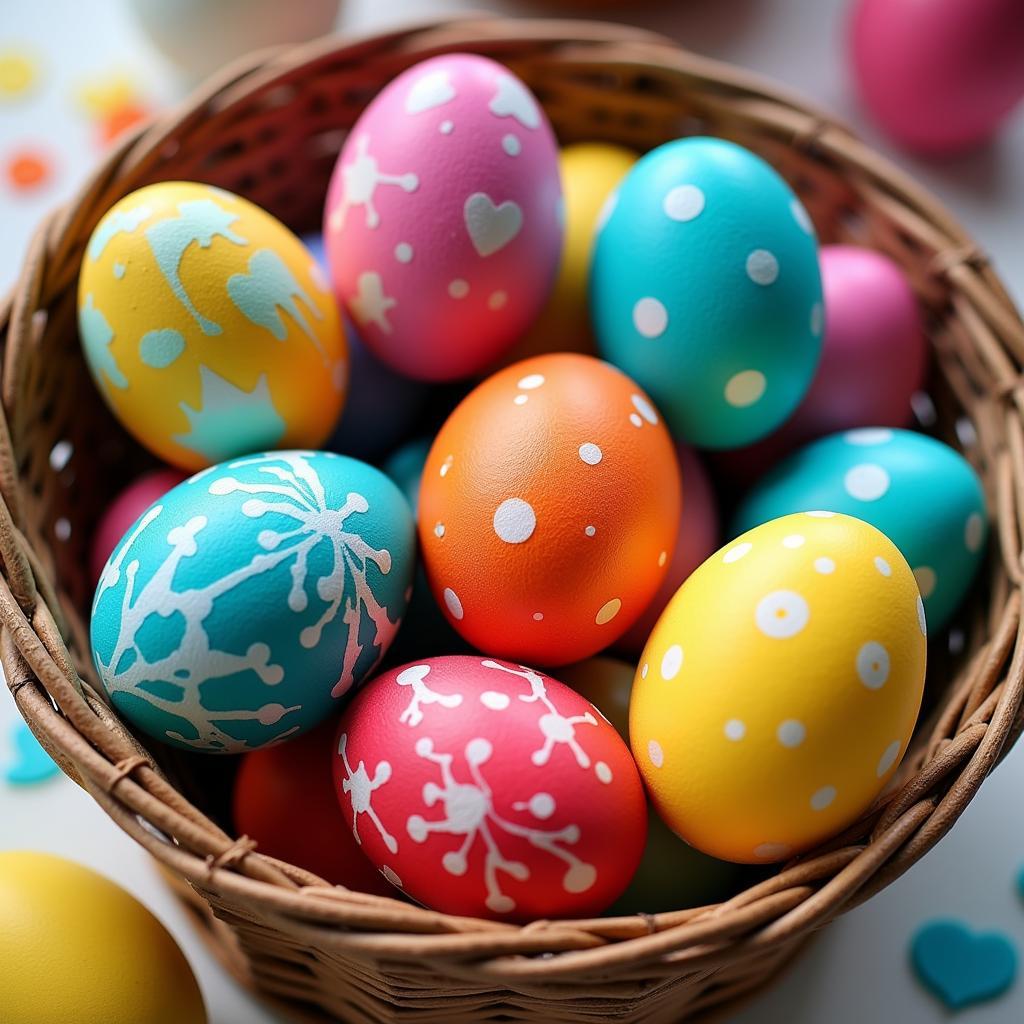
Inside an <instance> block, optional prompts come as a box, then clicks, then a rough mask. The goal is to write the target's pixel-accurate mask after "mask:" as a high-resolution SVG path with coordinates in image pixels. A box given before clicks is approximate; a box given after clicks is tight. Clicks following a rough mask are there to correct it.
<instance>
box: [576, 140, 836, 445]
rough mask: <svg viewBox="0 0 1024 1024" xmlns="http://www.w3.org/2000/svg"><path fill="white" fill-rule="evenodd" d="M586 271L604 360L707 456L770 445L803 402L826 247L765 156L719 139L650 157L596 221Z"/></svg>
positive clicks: (817, 334)
mask: <svg viewBox="0 0 1024 1024" xmlns="http://www.w3.org/2000/svg"><path fill="white" fill-rule="evenodd" d="M601 221H602V223H601V226H600V227H599V229H598V234H597V238H596V241H595V245H594V255H593V260H592V263H591V276H590V309H591V316H592V319H593V325H594V330H595V333H596V335H597V340H598V346H599V348H600V350H601V354H602V355H603V356H604V357H605V358H606V359H607V360H609V361H610V362H612V363H614V364H615V365H616V366H618V367H620V368H621V369H622V370H624V371H625V372H626V373H627V374H629V376H630V377H632V378H633V379H634V380H635V381H636V382H637V383H638V384H640V385H641V387H643V388H645V389H646V390H647V392H648V394H650V395H651V397H652V398H654V400H655V403H656V404H657V406H658V408H659V409H660V410H661V411H662V413H663V414H664V416H665V419H666V421H667V422H668V425H669V427H670V429H671V430H672V432H673V434H674V435H675V436H676V437H677V438H679V439H682V440H685V441H689V442H690V443H691V444H695V445H698V446H700V447H704V448H736V447H739V446H741V445H746V444H750V443H751V442H753V441H756V440H758V439H759V438H761V437H764V436H765V435H766V434H768V433H770V432H771V431H772V430H774V429H775V428H776V427H777V426H779V425H780V424H781V423H782V422H783V420H785V419H786V417H788V416H789V414H790V413H791V412H793V410H794V409H795V408H796V407H797V405H798V404H799V403H800V400H801V399H802V398H803V396H804V394H805V393H806V391H807V389H808V387H809V386H810V383H811V379H812V378H813V376H814V371H815V369H816V367H817V364H818V358H819V356H820V354H821V344H822V326H823V310H822V291H821V273H820V270H819V266H818V243H817V239H816V237H815V233H814V226H813V224H812V223H811V219H810V217H809V216H808V214H807V211H806V210H805V209H804V207H803V206H802V205H801V203H800V200H799V199H797V197H796V196H795V195H794V193H793V191H792V189H790V187H789V186H788V185H787V184H786V182H785V181H783V179H782V178H781V177H780V176H779V174H778V173H777V172H776V171H775V170H773V169H772V167H770V166H769V165H768V164H767V163H765V161H764V160H762V159H761V158H760V157H758V156H756V155H755V154H753V153H751V152H750V151H749V150H746V149H744V148H743V147H742V146H737V145H735V144H734V143H732V142H726V141H724V140H722V139H711V138H689V139H678V140H676V141H675V142H668V143H666V144H665V145H663V146H659V147H658V148H657V149H655V150H652V151H651V152H650V153H648V154H647V155H646V156H645V157H643V159H641V160H640V161H639V162H638V163H637V164H636V165H635V166H634V167H633V169H632V170H631V171H630V172H629V174H628V175H627V176H626V178H625V180H624V181H623V182H622V184H621V185H620V186H619V189H618V191H617V192H616V193H615V194H613V195H612V196H611V197H610V198H609V200H608V203H607V205H606V207H605V210H604V211H603V213H602V218H601Z"/></svg>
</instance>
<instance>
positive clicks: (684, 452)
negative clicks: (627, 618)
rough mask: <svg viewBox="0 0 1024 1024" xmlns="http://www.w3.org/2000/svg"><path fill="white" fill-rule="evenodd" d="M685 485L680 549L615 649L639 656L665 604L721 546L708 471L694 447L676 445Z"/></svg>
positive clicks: (716, 508)
mask: <svg viewBox="0 0 1024 1024" xmlns="http://www.w3.org/2000/svg"><path fill="white" fill-rule="evenodd" d="M676 457H677V458H678V459H679V471H680V474H681V479H682V484H683V513H682V515H681V516H680V518H679V534H678V539H677V540H676V549H675V552H674V553H673V555H672V561H671V562H669V567H668V572H667V573H665V578H664V580H662V583H661V586H660V587H659V588H658V592H657V593H656V594H655V595H654V600H653V601H651V603H650V604H649V605H648V606H647V610H646V611H645V612H644V613H643V614H642V615H641V616H640V618H639V619H637V621H636V622H634V623H633V625H632V626H631V627H630V629H629V632H627V633H626V634H625V636H623V637H622V638H621V639H620V640H619V641H618V643H616V644H615V648H616V649H617V650H619V651H621V652H623V653H624V654H630V655H637V656H638V655H639V654H640V652H641V651H642V650H643V647H644V644H646V643H647V638H648V636H650V633H651V630H652V629H654V624H655V623H656V622H657V621H658V617H659V616H660V615H661V613H662V612H663V611H664V610H665V605H667V604H668V603H669V601H670V600H672V597H673V596H674V595H675V592H676V591H677V590H678V589H679V588H680V587H681V586H682V585H683V582H684V581H685V580H686V577H687V576H689V575H690V573H691V572H693V570H694V569H696V568H697V566H698V565H700V564H701V563H702V562H703V561H704V560H705V559H707V558H708V556H709V555H711V554H713V553H714V551H715V549H716V548H717V547H718V537H719V533H718V503H717V502H716V500H715V492H714V489H713V488H712V486H711V480H710V479H709V478H708V473H707V470H706V469H705V468H704V466H703V464H702V463H701V461H700V459H699V458H698V457H697V455H696V453H695V452H694V451H693V449H692V448H690V447H689V446H687V445H685V444H682V443H680V444H677V445H676Z"/></svg>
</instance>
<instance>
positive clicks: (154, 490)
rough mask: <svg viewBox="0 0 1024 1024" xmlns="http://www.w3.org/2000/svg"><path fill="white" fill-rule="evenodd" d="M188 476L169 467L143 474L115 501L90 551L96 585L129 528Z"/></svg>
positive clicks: (110, 506)
mask: <svg viewBox="0 0 1024 1024" xmlns="http://www.w3.org/2000/svg"><path fill="white" fill-rule="evenodd" d="M187 476H188V474H187V473H183V472H181V470H178V469H171V468H170V467H165V468H163V469H152V470H150V471H149V472H148V473H143V474H142V476H140V477H139V478H138V479H137V480H135V481H134V482H133V483H130V484H129V485H128V486H127V487H126V488H125V489H124V490H123V491H121V493H120V494H118V496H117V497H116V498H114V500H113V501H112V502H111V503H110V504H109V505H108V506H107V508H106V510H105V511H104V513H103V515H102V516H101V517H100V521H99V522H98V523H97V524H96V530H95V532H94V533H93V535H92V544H91V545H90V547H89V571H90V572H91V573H92V580H93V583H96V582H98V581H99V578H100V573H102V572H103V566H104V565H106V562H107V559H108V558H109V557H110V553H111V551H113V550H114V548H116V547H117V543H118V541H119V540H120V539H121V538H122V537H123V536H124V535H125V534H126V533H127V532H128V527H130V526H131V525H132V523H134V522H135V520H136V519H138V518H139V516H141V515H142V513H143V512H145V511H146V509H147V508H149V506H150V505H152V504H153V502H154V501H158V500H159V499H160V498H162V497H163V496H164V495H165V494H166V493H167V492H168V491H169V490H170V489H171V488H172V487H177V486H178V484H180V483H181V482H182V480H184V479H185V478H186V477H187Z"/></svg>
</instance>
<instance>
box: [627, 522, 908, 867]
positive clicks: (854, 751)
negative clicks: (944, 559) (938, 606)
mask: <svg viewBox="0 0 1024 1024" xmlns="http://www.w3.org/2000/svg"><path fill="white" fill-rule="evenodd" d="M926 647H927V644H926V625H925V617H924V607H923V605H922V602H921V595H920V593H919V592H918V587H917V582H916V581H915V579H914V574H913V573H912V572H911V570H910V567H909V566H908V565H907V562H906V560H905V559H904V558H903V556H902V555H901V554H900V552H899V550H898V549H897V547H896V546H895V545H894V544H893V543H892V541H890V540H889V539H888V538H887V537H886V536H885V535H884V534H883V533H881V532H879V531H878V530H876V529H875V528H874V527H873V526H870V525H868V524H867V523H865V522H862V521H861V520H859V519H854V518H853V517H852V516H844V515H839V514H835V513H831V512H802V513H798V514H796V515H790V516H783V517H782V518H781V519H775V520H772V521H771V522H768V523H765V524H763V525H762V526H758V527H756V528H755V529H753V530H750V531H749V532H747V533H745V534H743V535H742V536H740V537H737V538H736V539H735V540H733V541H731V542H730V543H729V544H728V545H726V546H725V547H724V548H722V549H721V550H720V551H718V552H716V553H715V554H714V555H712V556H711V557H710V558H709V559H708V560H707V561H706V562H704V563H703V565H701V566H700V568H698V569H697V570H696V572H694V573H693V574H692V575H691V576H690V577H689V578H688V579H687V580H686V582H685V583H684V584H683V586H682V587H680V589H679V590H678V592H677V593H676V595H675V597H674V598H673V599H672V601H671V602H670V603H669V605H668V607H667V608H666V609H665V611H664V613H663V614H662V616H661V618H660V619H659V620H658V623H657V625H656V626H655V628H654V630H653V632H652V633H651V636H650V639H649V640H648V642H647V646H646V647H645V648H644V652H643V655H642V656H641V658H640V663H639V666H638V668H637V673H636V678H635V679H634V682H633V692H632V697H631V700H630V710H629V715H630V719H629V732H630V740H631V743H632V747H633V754H634V756H635V758H636V760H637V764H638V765H639V767H640V772H641V774H642V776H643V779H644V782H645V784H646V786H647V789H648V792H649V794H650V796H651V799H652V801H653V803H654V806H655V808H656V809H657V811H658V813H659V814H660V815H661V817H662V818H663V819H664V820H665V822H666V823H667V824H668V825H669V827H670V828H672V829H673V831H675V832H676V833H677V834H678V835H679V836H680V837H681V838H683V839H685V840H686V841H687V842H688V843H690V844H691V845H692V846H695V847H696V848H697V849H699V850H701V851H703V852H704V853H707V854H710V855H711V856H714V857H719V858H722V859H724V860H731V861H736V862H740V863H749V864H757V863H770V862H774V861H779V860H784V859H785V858H787V857H789V856H791V855H792V854H796V853H800V852H801V851H804V850H807V849H810V848H811V847H813V846H815V845H816V844H818V843H820V842H822V841H823V840H825V839H827V838H829V837H830V836H832V835H834V834H836V833H837V832H840V831H842V829H844V828H846V827H847V826H848V825H850V824H852V823H853V822H854V821H856V820H857V818H858V817H859V816H860V815H861V814H863V813H864V811H866V810H867V809H868V808H869V807H870V806H871V804H872V802H873V801H874V799H875V798H876V797H877V796H878V794H879V793H880V792H881V790H882V789H883V788H884V787H885V785H886V784H887V783H888V782H889V780H890V779H891V778H892V776H893V775H894V773H895V771H896V769H897V767H898V765H899V763H900V760H901V759H902V757H903V755H904V753H905V751H906V749H907V744H908V743H909V741H910V736H911V733H912V732H913V730H914V725H915V723H916V722H917V716H918V712H919V711H920V707H921V697H922V694H923V692H924V677H925V662H926Z"/></svg>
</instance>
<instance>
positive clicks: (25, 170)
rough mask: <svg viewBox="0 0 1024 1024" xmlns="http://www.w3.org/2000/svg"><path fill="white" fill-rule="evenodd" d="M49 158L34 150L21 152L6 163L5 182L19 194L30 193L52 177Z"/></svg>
mask: <svg viewBox="0 0 1024 1024" xmlns="http://www.w3.org/2000/svg"><path fill="white" fill-rule="evenodd" d="M52 173H53V168H52V166H51V164H50V161H49V158H48V157H46V156H45V155H44V154H42V153H40V152H38V151H35V150H28V149H26V150H21V151H19V152H17V153H14V154H13V155H12V156H11V157H10V158H9V159H8V161H7V180H8V181H9V182H10V183H11V185H12V187H13V188H15V189H16V190H17V191H19V192H31V191H32V190H33V189H37V188H39V187H40V186H41V185H45V184H46V182H47V181H49V179H50V177H51V176H52Z"/></svg>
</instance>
